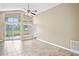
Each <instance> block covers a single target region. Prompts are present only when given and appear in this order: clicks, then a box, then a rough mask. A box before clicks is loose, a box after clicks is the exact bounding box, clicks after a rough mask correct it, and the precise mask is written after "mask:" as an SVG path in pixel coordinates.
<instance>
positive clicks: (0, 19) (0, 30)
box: [0, 13, 4, 41]
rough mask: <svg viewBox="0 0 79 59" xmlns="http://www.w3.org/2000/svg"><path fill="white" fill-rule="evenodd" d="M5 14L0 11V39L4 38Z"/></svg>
mask: <svg viewBox="0 0 79 59" xmlns="http://www.w3.org/2000/svg"><path fill="white" fill-rule="evenodd" d="M3 34H4V32H3V14H2V13H0V41H2V39H3Z"/></svg>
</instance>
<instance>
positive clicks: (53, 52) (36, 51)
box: [0, 40, 78, 56]
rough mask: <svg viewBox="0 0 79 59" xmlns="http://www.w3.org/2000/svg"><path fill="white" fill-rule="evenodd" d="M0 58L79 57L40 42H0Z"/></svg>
mask: <svg viewBox="0 0 79 59" xmlns="http://www.w3.org/2000/svg"><path fill="white" fill-rule="evenodd" d="M0 56H78V54H75V53H72V52H69V51H67V50H64V49H61V48H58V47H55V46H52V45H49V44H45V43H43V42H41V41H38V40H27V41H20V40H15V41H5V42H0Z"/></svg>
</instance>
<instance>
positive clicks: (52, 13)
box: [34, 4, 79, 48]
mask: <svg viewBox="0 0 79 59" xmlns="http://www.w3.org/2000/svg"><path fill="white" fill-rule="evenodd" d="M34 22H35V23H36V24H37V26H38V31H39V35H38V38H39V39H41V40H45V41H49V42H51V43H54V44H57V45H60V46H63V47H66V48H69V44H70V40H79V4H60V5H59V6H56V7H55V8H51V9H49V10H47V11H45V12H42V13H40V14H39V15H37V16H35V17H34Z"/></svg>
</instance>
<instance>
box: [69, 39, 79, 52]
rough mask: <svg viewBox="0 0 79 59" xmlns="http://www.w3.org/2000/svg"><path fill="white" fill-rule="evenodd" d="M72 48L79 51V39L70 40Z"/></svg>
mask: <svg viewBox="0 0 79 59" xmlns="http://www.w3.org/2000/svg"><path fill="white" fill-rule="evenodd" d="M70 48H71V49H72V50H75V51H79V41H75V40H70Z"/></svg>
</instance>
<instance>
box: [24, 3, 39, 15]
mask: <svg viewBox="0 0 79 59" xmlns="http://www.w3.org/2000/svg"><path fill="white" fill-rule="evenodd" d="M23 9H24V10H25V15H26V16H35V15H36V14H35V13H34V12H37V10H33V11H31V10H30V9H29V3H28V9H27V10H26V9H25V8H23Z"/></svg>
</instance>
